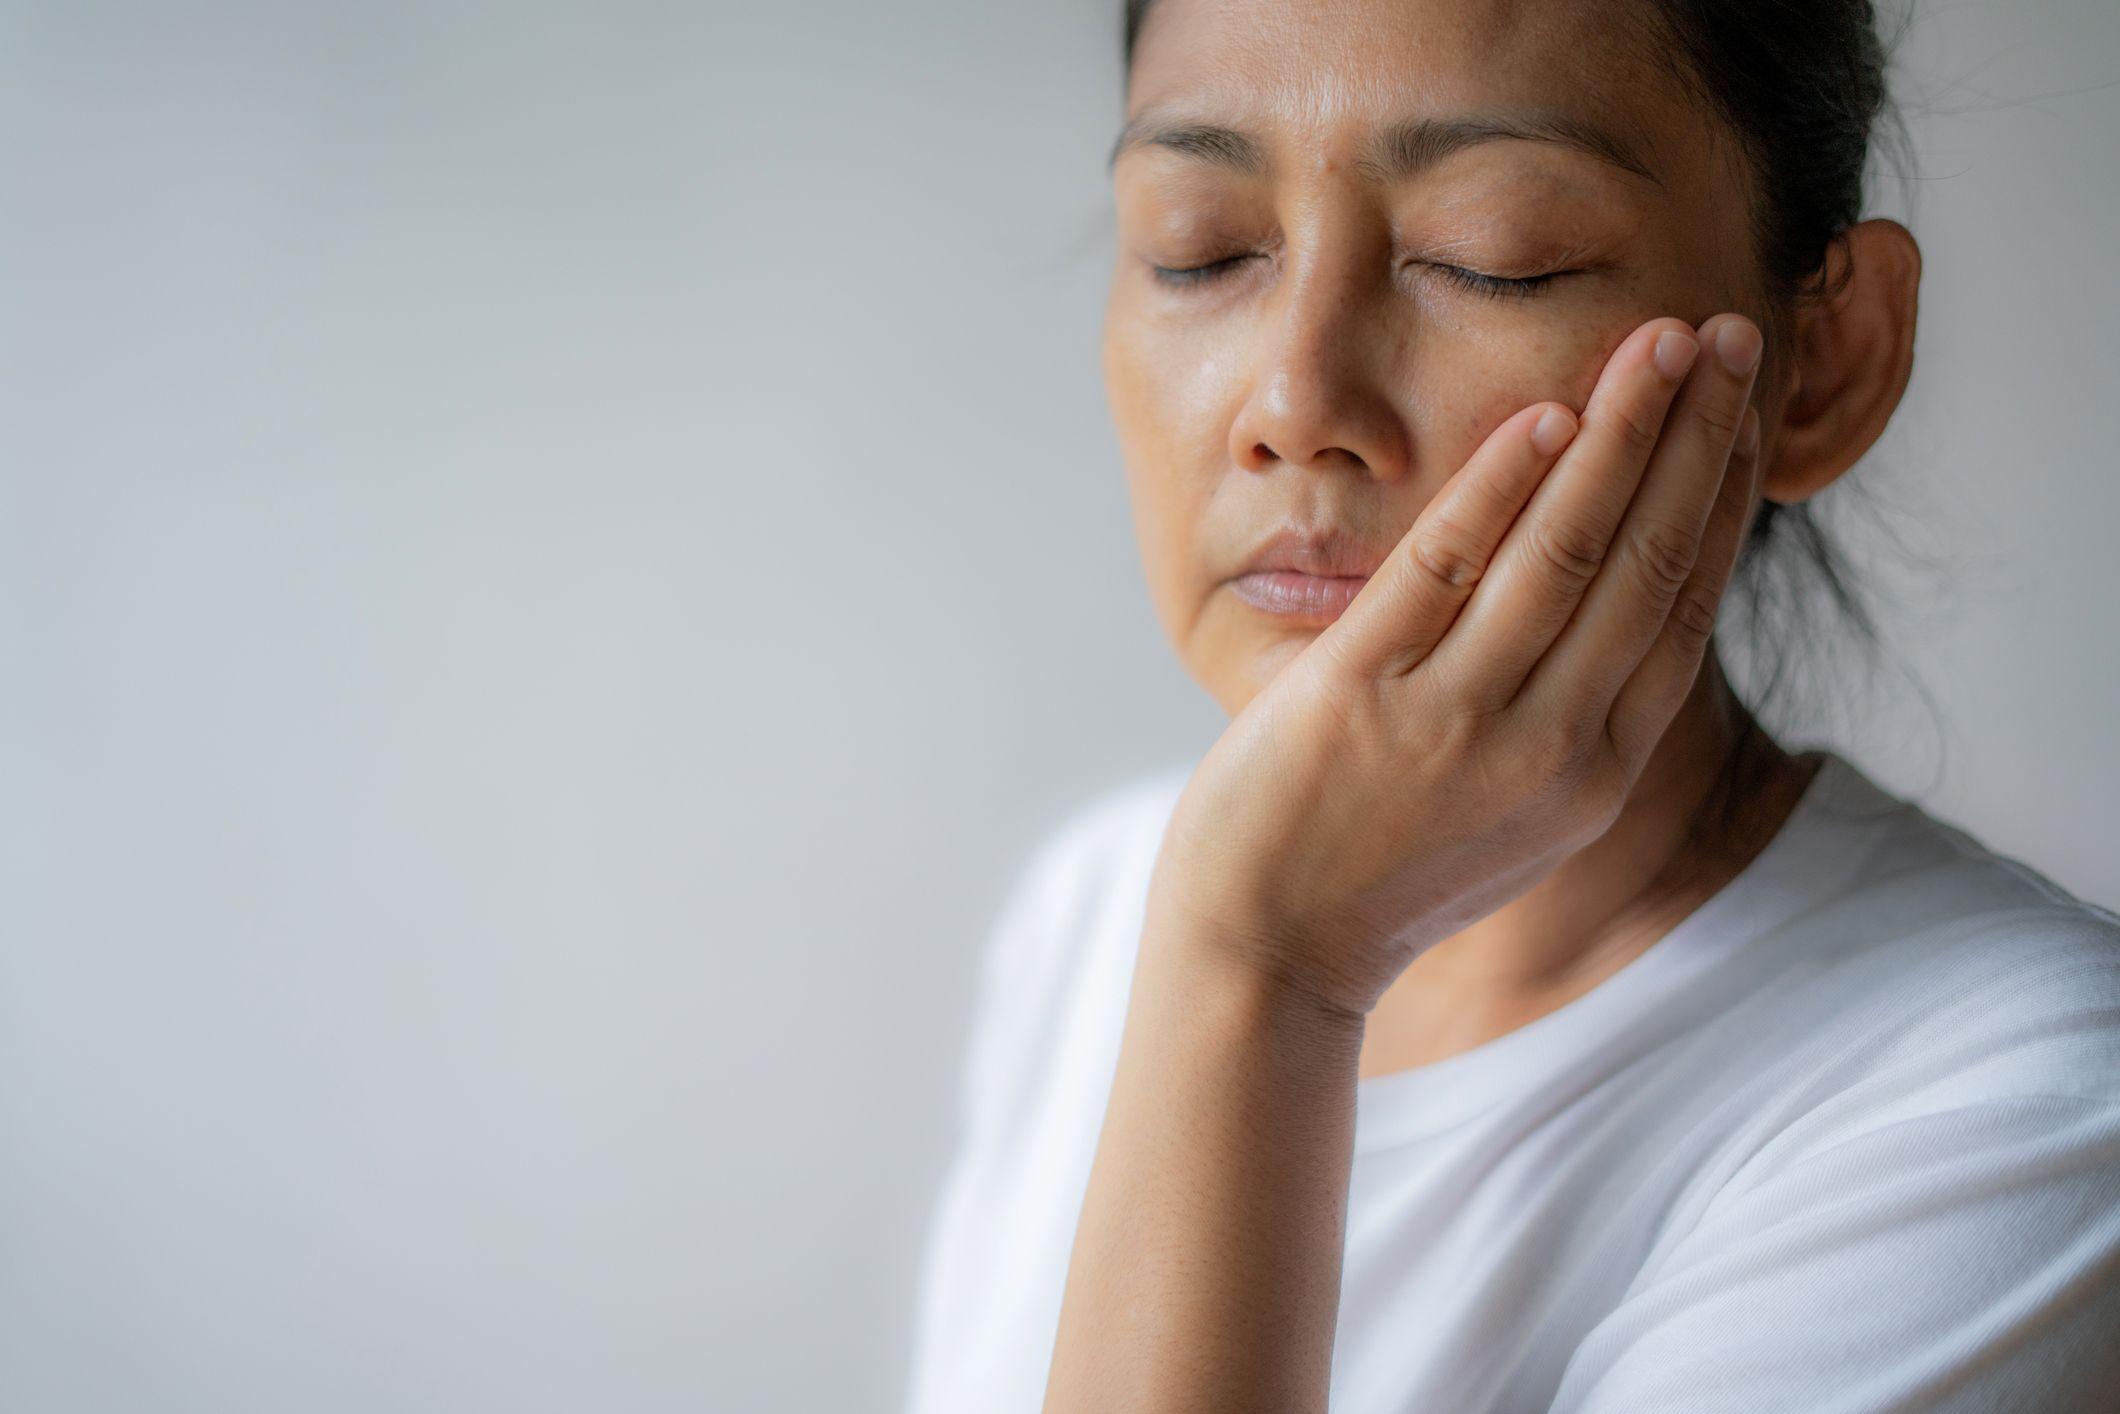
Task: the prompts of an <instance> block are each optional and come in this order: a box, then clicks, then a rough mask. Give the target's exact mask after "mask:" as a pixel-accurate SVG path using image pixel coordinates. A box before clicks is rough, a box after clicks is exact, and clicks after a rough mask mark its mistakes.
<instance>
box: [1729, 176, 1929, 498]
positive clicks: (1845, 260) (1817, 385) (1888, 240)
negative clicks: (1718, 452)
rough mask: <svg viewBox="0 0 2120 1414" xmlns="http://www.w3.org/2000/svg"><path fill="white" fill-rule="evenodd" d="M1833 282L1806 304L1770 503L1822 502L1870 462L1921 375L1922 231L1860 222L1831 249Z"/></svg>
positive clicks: (1773, 436) (1774, 451) (1764, 489)
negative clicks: (1917, 319)
mask: <svg viewBox="0 0 2120 1414" xmlns="http://www.w3.org/2000/svg"><path fill="white" fill-rule="evenodd" d="M1825 275H1826V278H1825V281H1824V288H1825V289H1827V290H1833V291H1834V292H1833V293H1831V294H1829V295H1825V296H1822V297H1816V298H1810V299H1806V300H1804V301H1803V302H1801V303H1800V304H1799V305H1798V307H1797V313H1796V324H1795V331H1794V339H1793V343H1794V345H1795V347H1794V349H1793V352H1792V354H1791V361H1792V362H1793V364H1794V365H1795V366H1794V369H1793V371H1792V374H1791V386H1790V390H1789V395H1788V401H1787V403H1786V404H1785V405H1784V406H1783V408H1782V412H1781V417H1780V425H1779V427H1778V428H1775V429H1774V430H1773V431H1772V432H1771V433H1770V434H1769V437H1768V444H1767V450H1766V455H1767V458H1768V461H1767V465H1766V466H1765V468H1764V469H1763V471H1762V474H1761V477H1760V494H1761V496H1763V497H1764V498H1765V499H1767V500H1769V501H1780V502H1784V503H1788V502H1794V501H1801V500H1804V499H1806V498H1808V497H1810V496H1813V495H1816V494H1817V493H1818V492H1819V491H1822V490H1824V489H1825V488H1826V487H1827V486H1830V485H1831V484H1832V483H1833V481H1834V480H1835V479H1836V478H1838V477H1839V476H1840V474H1841V473H1842V472H1844V471H1846V470H1847V469H1848V468H1849V467H1851V466H1853V465H1855V463H1856V462H1857V461H1859V460H1861V458H1862V455H1863V453H1865V452H1867V451H1869V450H1870V448H1871V446H1873V445H1874V444H1875V443H1876V441H1877V438H1878V437H1879V436H1880V435H1881V434H1882V433H1883V432H1884V427H1885V424H1886V423H1887V422H1889V421H1891V418H1892V412H1893V410H1894V409H1896V408H1897V407H1898V406H1899V399H1900V397H1901V395H1903V394H1904V393H1905V392H1906V388H1907V380H1908V378H1910V377H1911V376H1912V375H1913V372H1914V313H1915V305H1916V296H1917V293H1918V291H1919V289H1920V286H1921V247H1920V246H1918V245H1916V244H1915V243H1914V237H1913V234H1912V233H1911V232H1910V231H1908V230H1907V228H1906V227H1904V226H1902V225H1900V224H1899V223H1898V222H1897V221H1893V220H1889V219H1887V218H1885V217H1876V218H1873V219H1871V220H1868V221H1861V222H1858V223H1856V224H1855V225H1853V226H1850V227H1848V229H1847V230H1846V231H1845V232H1843V233H1842V235H1841V237H1840V238H1839V239H1838V240H1836V241H1835V242H1834V243H1833V245H1832V246H1831V247H1829V248H1828V249H1827V251H1826V271H1825ZM1836 283H1837V284H1838V286H1839V288H1838V289H1837V290H1834V286H1835V284H1836ZM1764 411H1765V410H1764V409H1762V412H1764Z"/></svg>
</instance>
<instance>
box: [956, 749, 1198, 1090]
mask: <svg viewBox="0 0 2120 1414" xmlns="http://www.w3.org/2000/svg"><path fill="white" fill-rule="evenodd" d="M1191 771H1192V767H1191V765H1190V764H1189V763H1188V764H1178V763H1171V764H1167V765H1164V766H1161V767H1157V768H1154V769H1151V770H1148V771H1144V772H1141V773H1139V774H1136V775H1133V776H1129V777H1126V778H1124V779H1122V780H1119V781H1115V782H1107V783H1104V784H1103V785H1101V786H1098V787H1096V788H1093V789H1091V790H1089V791H1088V792H1086V793H1084V794H1082V795H1080V796H1078V797H1077V799H1076V800H1075V801H1074V802H1073V803H1072V804H1070V805H1068V806H1067V807H1066V808H1065V809H1063V810H1062V811H1061V812H1060V814H1059V815H1058V816H1057V818H1056V819H1055V820H1054V822H1053V824H1052V825H1051V826H1050V827H1049V828H1048V829H1047V830H1046V831H1045V833H1044V834H1043V835H1042V836H1040V837H1039V839H1038V840H1037V842H1036V843H1035V844H1034V845H1033V846H1032V847H1031V848H1030V850H1029V851H1027V852H1026V854H1025V855H1024V856H1023V857H1022V858H1021V859H1020V860H1019V861H1018V862H1017V864H1016V866H1015V869H1014V872H1013V876H1012V877H1011V879H1010V881H1009V882H1008V884H1007V886H1006V889H1005V892H1004V897H1003V900H1002V903H1001V905H1000V908H999V909H998V911H997V913H996V914H995V916H994V917H993V919H992V920H991V922H990V923H989V925H988V927H987V930H986V935H985V938H984V940H983V941H982V943H981V944H980V947H979V952H978V959H977V981H976V984H975V990H974V995H973V1000H972V1016H971V1020H970V1039H969V1041H968V1054H967V1056H966V1060H965V1066H964V1074H965V1083H966V1084H967V1086H968V1087H972V1088H973V1089H977V1088H978V1087H982V1086H991V1087H1001V1086H1003V1085H1004V1081H1003V1079H1002V1077H1004V1076H1006V1075H1010V1074H1013V1073H1016V1072H1019V1071H1021V1070H1023V1069H1024V1068H1026V1067H1030V1068H1034V1069H1035V1068H1037V1066H1036V1063H1035V1058H1036V1057H1038V1056H1040V1055H1047V1056H1049V1055H1051V1054H1052V1053H1053V1052H1054V1051H1055V1050H1056V1049H1064V1048H1065V1046H1066V1044H1067V1038H1068V1037H1070V1036H1072V1035H1074V1034H1075V1033H1077V1032H1079V1031H1080V1030H1081V1029H1082V1028H1083V1027H1084V1026H1088V1025H1092V1024H1101V1021H1100V1018H1102V1017H1103V1016H1104V1015H1105V1014H1106V1013H1108V1012H1110V1011H1111V1010H1112V1007H1111V1005H1110V1004H1109V1002H1108V999H1107V998H1105V997H1104V996H1103V995H1102V994H1103V993H1104V992H1106V991H1109V990H1110V988H1112V987H1121V988H1123V987H1124V986H1125V985H1126V984H1127V982H1128V980H1129V979H1130V977H1131V967H1130V958H1129V957H1128V956H1127V954H1128V953H1129V951H1130V949H1131V948H1132V946H1133V944H1134V935H1135V933H1136V931H1137V930H1138V928H1139V922H1138V920H1139V916H1140V914H1141V912H1142V908H1143V904H1144V902H1145V899H1146V894H1147V885H1148V878H1149V875H1150V873H1151V871H1152V870H1153V868H1154V864H1155V857H1156V852H1157V850H1158V848H1159V847H1160V845H1161V842H1162V837H1163V827H1164V824H1165V823H1166V822H1167V821H1168V819H1169V817H1170V812H1171V808H1172V807H1173V806H1174V805H1175V804H1176V802H1177V798H1178V795H1179V793H1180V792H1181V791H1182V790H1183V789H1184V787H1185V782H1186V781H1187V780H1188V779H1189V778H1190V776H1191ZM967 1103H968V1104H970V1105H972V1106H974V1107H975V1108H976V1107H977V1104H978V1102H977V1100H976V1097H974V1096H971V1095H968V1096H967Z"/></svg>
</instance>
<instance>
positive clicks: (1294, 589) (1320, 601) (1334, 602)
mask: <svg viewBox="0 0 2120 1414" xmlns="http://www.w3.org/2000/svg"><path fill="white" fill-rule="evenodd" d="M1367 583H1369V576H1367V575H1354V574H1303V573H1301V572H1299V571H1296V570H1253V571H1252V572H1251V573H1249V574H1240V575H1238V576H1237V577H1236V578H1235V579H1233V580H1231V581H1230V582H1229V588H1230V592H1231V593H1233V594H1235V595H1236V596H1237V597H1238V598H1239V599H1241V600H1243V601H1244V602H1245V603H1247V604H1249V605H1251V606H1252V607H1253V608H1254V609H1257V610H1259V611H1260V612H1262V613H1267V614H1272V615H1274V616H1275V617H1277V618H1283V619H1291V620H1301V621H1304V622H1316V623H1320V624H1329V623H1331V622H1332V621H1333V620H1334V619H1337V618H1338V617H1339V616H1340V615H1342V614H1344V613H1346V612H1347V606H1348V605H1349V604H1352V603H1353V602H1354V596H1355V595H1357V594H1359V593H1361V591H1362V586H1363V585H1365V584H1367Z"/></svg>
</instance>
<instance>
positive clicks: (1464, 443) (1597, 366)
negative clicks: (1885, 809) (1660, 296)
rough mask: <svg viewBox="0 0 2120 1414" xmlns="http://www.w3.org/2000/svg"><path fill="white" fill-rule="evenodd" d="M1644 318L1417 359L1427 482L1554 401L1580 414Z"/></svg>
mask: <svg viewBox="0 0 2120 1414" xmlns="http://www.w3.org/2000/svg"><path fill="white" fill-rule="evenodd" d="M1642 322H1643V320H1639V319H1634V318H1632V316H1629V317H1628V318H1627V319H1626V320H1622V321H1615V322H1612V323H1610V324H1607V323H1606V322H1602V321H1594V320H1582V321H1577V322H1569V323H1559V322H1556V323H1552V324H1548V325H1543V326H1541V327H1539V328H1536V329H1527V328H1525V327H1523V326H1521V325H1518V326H1517V327H1515V328H1514V329H1512V330H1511V331H1510V332H1508V333H1506V334H1503V333H1499V332H1497V333H1496V334H1494V335H1492V336H1474V337H1470V338H1463V339H1454V340H1452V341H1450V343H1449V344H1448V346H1446V347H1437V348H1434V349H1433V350H1432V353H1431V354H1430V355H1429V356H1427V357H1425V358H1422V359H1419V360H1417V362H1418V363H1422V364H1424V365H1426V366H1423V367H1420V368H1418V369H1416V370H1415V372H1414V373H1413V374H1412V376H1411V377H1410V378H1409V379H1408V382H1407V385H1406V386H1408V387H1409V388H1413V389H1417V390H1418V395H1417V399H1416V402H1417V405H1416V407H1415V409H1414V415H1415V417H1416V419H1417V424H1418V426H1419V428H1420V429H1421V434H1422V435H1421V447H1420V450H1421V452H1422V458H1421V460H1422V463H1423V464H1424V468H1425V470H1426V472H1427V475H1425V476H1424V477H1423V480H1424V481H1427V482H1428V483H1429V484H1430V485H1439V484H1441V482H1442V481H1443V480H1445V479H1447V478H1448V477H1449V476H1450V474H1451V473H1452V472H1455V471H1456V470H1457V469H1458V467H1460V466H1462V465H1463V464H1464V463H1465V461H1466V459H1467V458H1469V457H1470V456H1471V455H1472V453H1473V452H1474V451H1475V450H1477V449H1478V447H1479V445H1480V444H1481V443H1482V442H1484V441H1485V440H1486V439H1487V437H1488V435H1489V434H1491V433H1492V432H1493V431H1494V429H1495V428H1497V427H1499V426H1501V425H1502V423H1504V422H1506V421H1508V420H1509V418H1510V417H1512V416H1514V415H1515V414H1516V413H1517V412H1519V411H1521V410H1522V409H1524V408H1526V407H1529V406H1530V405H1531V404H1533V403H1537V402H1545V401H1548V400H1551V401H1555V402H1561V403H1566V404H1567V405H1568V406H1569V407H1572V408H1574V409H1575V410H1576V411H1577V412H1581V411H1582V410H1583V407H1584V405H1585V404H1586V403H1588V401H1589V399H1590V391H1591V389H1593V388H1594V387H1596V386H1597V379H1598V374H1599V373H1600V371H1602V369H1603V368H1604V365H1605V360H1606V359H1608V358H1610V357H1611V356H1612V351H1613V350H1614V349H1617V348H1618V347H1619V346H1620V344H1621V343H1622V342H1624V341H1625V340H1626V337H1627V335H1628V334H1629V333H1631V332H1632V331H1633V330H1634V329H1635V328H1636V327H1638V325H1639V324H1640V323H1642Z"/></svg>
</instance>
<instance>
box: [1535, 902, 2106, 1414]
mask: <svg viewBox="0 0 2120 1414" xmlns="http://www.w3.org/2000/svg"><path fill="white" fill-rule="evenodd" d="M2100 947H2101V948H2102V951H2091V952H2085V953H2081V954H2079V956H2084V957H2089V958H2091V959H2092V961H2091V964H2090V965H2089V966H2087V967H2086V966H2077V967H2074V968H2073V969H2072V970H2071V971H2070V972H2069V973H2068V974H2063V973H2062V972H2060V971H2058V970H2056V969H2048V971H2047V974H2046V976H2047V978H2048V979H2049V980H2050V981H2051V982H2053V983H2054V984H2055V985H2053V986H2050V987H2048V988H2047V989H2046V990H2047V993H2048V994H2049V997H2048V1001H2049V1003H2050V1004H2043V1005H2041V1004H2035V1005H2030V1006H2027V1005H2026V997H2025V994H2024V992H2025V989H2022V988H2019V989H2017V990H2016V991H2015V992H2012V991H2011V990H2010V989H2009V988H2007V987H1998V988H1996V989H1995V990H1994V991H1991V992H1989V993H1988V994H1987V995H1986V996H1981V997H1968V998H1967V999H1966V1002H1965V1006H1966V1010H1965V1012H1964V1015H1963V1018H1962V1019H1961V1018H1958V1017H1952V1018H1949V1021H1950V1024H1949V1025H1947V1026H1939V1027H1938V1028H1937V1030H1938V1031H1939V1033H1949V1032H1954V1031H1955V1032H1956V1033H1957V1036H1956V1040H1955V1041H1954V1042H1952V1043H1951V1044H1950V1045H1948V1046H1944V1045H1943V1043H1941V1042H1939V1043H1938V1054H1948V1055H1949V1056H1950V1057H1952V1058H1953V1060H1952V1065H1953V1066H1954V1067H1955V1069H1952V1070H1950V1071H1948V1072H1945V1071H1943V1070H1941V1068H1940V1062H1939V1063H1937V1064H1938V1065H1939V1072H1938V1073H1937V1074H1934V1075H1928V1076H1919V1077H1916V1079H1915V1080H1914V1081H1913V1082H1910V1083H1906V1084H1899V1085H1891V1084H1885V1085H1880V1086H1878V1087H1876V1088H1878V1089H1880V1090H1882V1091H1885V1092H1889V1093H1891V1094H1892V1096H1893V1098H1892V1101H1891V1102H1890V1103H1888V1104H1880V1105H1878V1106H1876V1107H1875V1109H1874V1110H1873V1111H1872V1112H1871V1113H1869V1114H1868V1115H1866V1116H1865V1117H1864V1118H1863V1119H1862V1120H1861V1121H1860V1122H1855V1123H1846V1122H1837V1123H1836V1124H1835V1125H1834V1126H1832V1127H1831V1131H1830V1133H1829V1134H1828V1135H1827V1136H1826V1138H1825V1139H1824V1140H1823V1141H1821V1142H1809V1143H1805V1144H1803V1145H1802V1146H1800V1148H1799V1151H1798V1153H1797V1154H1796V1156H1795V1157H1794V1158H1792V1159H1790V1160H1789V1161H1787V1162H1776V1163H1773V1164H1771V1165H1768V1166H1766V1167H1765V1171H1764V1172H1763V1173H1760V1174H1756V1175H1743V1174H1741V1175H1740V1176H1739V1177H1737V1178H1736V1179H1734V1180H1733V1182H1732V1183H1731V1184H1729V1185H1728V1186H1726V1188H1725V1189H1724V1190H1723V1191H1722V1192H1721V1193H1719V1194H1718V1195H1717V1197H1716V1199H1715V1200H1714V1201H1713V1202H1712V1203H1710V1204H1709V1205H1708V1207H1707V1208H1706V1209H1705V1210H1704V1212H1703V1215H1702V1217H1701V1219H1700V1221H1699V1222H1698V1223H1696V1224H1695V1225H1694V1226H1693V1227H1692V1228H1691V1229H1690V1230H1689V1231H1688V1232H1687V1233H1686V1234H1685V1235H1684V1237H1683V1238H1681V1239H1680V1240H1679V1241H1677V1242H1676V1243H1675V1244H1673V1246H1672V1247H1671V1248H1670V1249H1669V1251H1668V1252H1666V1253H1665V1254H1664V1255H1663V1257H1662V1259H1661V1260H1658V1261H1655V1262H1654V1263H1653V1265H1652V1266H1651V1267H1646V1268H1645V1269H1644V1272H1643V1274H1642V1275H1641V1276H1640V1277H1638V1278H1637V1280H1636V1283H1635V1286H1634V1288H1633V1289H1631V1290H1630V1292H1629V1293H1628V1295H1627V1296H1626V1297H1625V1298H1624V1299H1623V1300H1622V1301H1621V1302H1620V1304H1619V1305H1618V1306H1617V1307H1616V1308H1615V1309H1614V1310H1613V1311H1612V1312H1610V1313H1609V1314H1608V1315H1607V1316H1606V1317H1605V1319H1604V1320H1602V1321H1601V1322H1600V1323H1599V1324H1598V1325H1597V1326H1596V1327H1594V1328H1593V1329H1592V1330H1591V1332H1590V1333H1589V1334H1588V1336H1586V1337H1585V1339H1584V1340H1583V1341H1582V1342H1581V1344H1580V1345H1579V1346H1578V1348H1577V1349H1576V1351H1575V1353H1574V1355H1573V1357H1572V1358H1571V1360H1570V1362H1569V1364H1568V1366H1567V1368H1566V1370H1565V1372H1564V1374H1563V1376H1562V1380H1561V1384H1560V1387H1559V1389H1558V1390H1557V1392H1556V1397H1555V1400H1554V1402H1553V1404H1552V1409H1553V1411H1554V1412H1555V1414H1680V1411H1684V1414H1715V1411H1731V1412H1733V1414H1734V1411H1743V1414H1768V1411H1783V1410H1796V1409H1802V1410H1817V1411H1823V1410H1833V1411H1849V1412H1850V1414H1853V1411H1865V1412H1866V1414H1886V1411H1893V1414H1897V1411H1909V1414H1911V1411H1916V1410H1919V1411H1924V1414H1937V1411H1981V1414H1991V1412H1995V1414H1999V1411H2006V1410H2008V1411H2014V1410H2033V1409H2036V1410H2041V1411H2050V1412H2052V1414H2069V1411H2086V1414H2088V1412H2089V1411H2098V1412H2099V1414H2110V1411H2113V1410H2120V1084H2116V1079H2115V1078H2116V1076H2120V988H2116V987H2115V986H2114V984H2113V973H2114V971H2115V969H2114V968H2113V967H2112V966H2111V963H2112V961H2113V959H2115V958H2120V935H2108V936H2106V937H2105V938H2104V939H2103V941H2102V943H2101V944H2100ZM2064 989H2068V991H2069V994H2068V995H2066V996H2062V995H2061V993H2062V991H2063V990H2064ZM1968 1058H1971V1059H1968ZM1915 1068H1916V1063H1915V1062H1912V1061H1909V1062H1907V1063H1906V1064H1905V1065H1903V1066H1901V1067H1900V1071H1901V1074H1902V1075H1905V1074H1907V1073H1911V1072H1912V1071H1913V1070H1914V1069H1915ZM1945 1096H1948V1097H1949V1098H1948V1099H1942V1098H1939V1097H1945Z"/></svg>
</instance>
